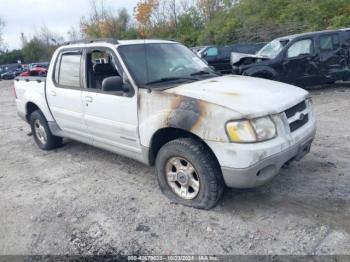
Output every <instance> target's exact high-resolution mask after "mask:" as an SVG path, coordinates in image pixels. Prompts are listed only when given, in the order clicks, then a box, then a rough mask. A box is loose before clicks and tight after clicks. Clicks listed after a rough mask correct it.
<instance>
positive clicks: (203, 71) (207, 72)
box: [190, 70, 219, 76]
mask: <svg viewBox="0 0 350 262" xmlns="http://www.w3.org/2000/svg"><path fill="white" fill-rule="evenodd" d="M211 74H213V75H219V74H218V73H216V72H210V71H206V70H201V71H198V72H194V73H192V74H190V76H201V75H211Z"/></svg>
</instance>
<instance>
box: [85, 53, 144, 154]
mask: <svg viewBox="0 0 350 262" xmlns="http://www.w3.org/2000/svg"><path fill="white" fill-rule="evenodd" d="M116 61H117V60H116V56H115V54H114V52H113V51H112V50H109V49H107V48H94V49H90V50H87V52H86V54H85V65H86V85H87V86H86V89H85V91H83V94H82V99H83V104H84V108H85V110H84V111H85V114H84V120H85V123H86V125H87V129H88V130H89V132H90V134H91V136H92V139H93V145H95V146H98V147H102V148H105V149H108V150H111V151H114V152H117V153H122V154H124V155H126V156H130V157H133V156H135V153H140V152H141V146H140V139H139V135H138V118H137V95H136V94H135V92H129V93H124V92H121V91H118V92H116V91H104V90H103V87H104V85H103V83H104V80H105V79H107V78H109V77H113V76H120V77H122V76H123V73H122V70H121V67H120V66H119V63H117V62H116ZM126 84H127V83H126ZM128 85H129V84H128ZM129 88H132V87H131V85H129Z"/></svg>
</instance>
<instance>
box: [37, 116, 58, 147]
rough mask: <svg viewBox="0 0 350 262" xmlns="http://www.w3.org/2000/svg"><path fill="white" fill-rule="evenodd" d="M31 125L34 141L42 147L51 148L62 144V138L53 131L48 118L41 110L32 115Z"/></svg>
mask: <svg viewBox="0 0 350 262" xmlns="http://www.w3.org/2000/svg"><path fill="white" fill-rule="evenodd" d="M30 127H31V129H32V134H33V138H34V141H35V143H36V144H37V145H38V147H39V148H40V149H42V150H51V149H54V148H57V147H59V146H61V145H62V138H61V137H57V136H54V135H53V134H52V133H51V131H50V128H49V125H48V124H47V121H46V118H45V116H44V115H43V113H42V112H41V111H40V110H36V111H34V112H33V113H32V114H31V115H30Z"/></svg>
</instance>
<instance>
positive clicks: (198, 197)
mask: <svg viewBox="0 0 350 262" xmlns="http://www.w3.org/2000/svg"><path fill="white" fill-rule="evenodd" d="M156 173H157V178H158V183H159V187H160V189H161V191H162V192H163V194H164V195H166V196H167V197H168V198H169V199H170V200H171V201H172V202H174V203H178V204H182V205H185V206H190V207H194V208H199V209H210V208H212V207H214V206H215V205H216V203H217V202H218V200H219V199H220V197H221V195H222V192H223V189H224V181H223V177H222V174H221V169H220V166H219V165H218V163H217V161H216V159H215V157H214V156H213V154H212V153H211V152H210V151H209V149H207V147H206V146H205V145H204V144H202V143H201V142H199V141H197V140H195V139H192V138H181V139H176V140H173V141H170V142H168V143H167V144H165V145H164V146H163V147H162V148H161V149H160V150H159V152H158V154H157V157H156ZM168 174H169V175H168ZM183 188H185V189H184V190H183ZM186 188H187V190H186ZM182 190H183V191H186V192H181V191H182Z"/></svg>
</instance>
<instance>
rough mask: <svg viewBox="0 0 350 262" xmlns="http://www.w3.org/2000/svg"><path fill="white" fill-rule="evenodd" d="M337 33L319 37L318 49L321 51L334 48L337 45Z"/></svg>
mask: <svg viewBox="0 0 350 262" xmlns="http://www.w3.org/2000/svg"><path fill="white" fill-rule="evenodd" d="M339 42H340V40H339V36H338V35H324V36H321V37H320V50H321V52H329V51H332V50H336V49H337V48H338V47H339Z"/></svg>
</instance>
